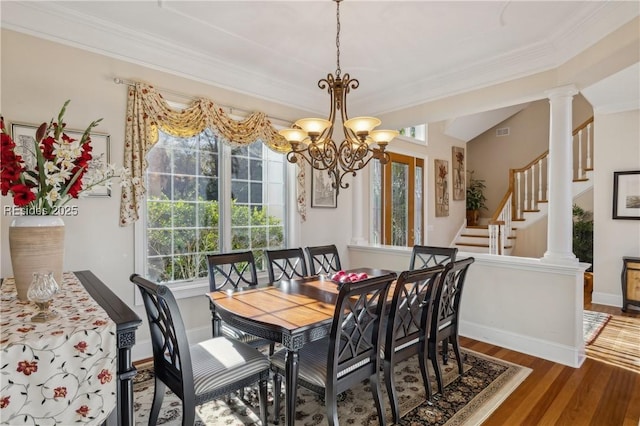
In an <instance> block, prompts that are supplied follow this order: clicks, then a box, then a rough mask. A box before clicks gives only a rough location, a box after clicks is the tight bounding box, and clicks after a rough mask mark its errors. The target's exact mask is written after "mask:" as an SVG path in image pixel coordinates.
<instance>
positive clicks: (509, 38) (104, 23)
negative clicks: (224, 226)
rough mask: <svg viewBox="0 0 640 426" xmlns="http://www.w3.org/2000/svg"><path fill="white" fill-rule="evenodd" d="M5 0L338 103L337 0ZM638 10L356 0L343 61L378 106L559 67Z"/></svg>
mask: <svg viewBox="0 0 640 426" xmlns="http://www.w3.org/2000/svg"><path fill="white" fill-rule="evenodd" d="M0 8H1V10H0V12H1V19H2V27H4V28H9V29H13V30H16V31H22V32H26V33H29V34H33V35H36V36H39V37H44V38H47V39H51V40H54V41H57V42H61V43H64V44H69V45H72V46H76V47H80V48H83V49H87V50H91V51H94V52H98V53H101V54H104V55H108V56H112V57H116V58H119V59H123V60H126V61H130V62H134V63H138V64H142V65H145V66H149V67H152V68H154V69H159V70H163V71H167V72H170V73H174V74H177V75H181V76H185V77H189V78H192V79H195V80H198V81H202V82H206V83H209V84H213V85H216V86H220V87H224V88H229V89H233V90H236V91H240V92H242V93H248V94H252V95H255V96H258V97H260V98H264V99H268V100H272V101H275V102H279V103H282V104H285V105H289V106H293V107H297V108H301V109H304V110H307V111H310V112H317V113H323V114H326V112H327V110H328V108H329V106H328V97H327V96H326V92H325V91H323V90H320V89H319V88H318V87H317V84H316V83H317V81H318V80H319V79H320V78H324V77H326V76H327V74H328V73H333V72H335V70H336V4H335V3H334V2H333V1H330V0H323V1H304V0H298V1H166V0H158V1H124V2H119V1H69V2H60V1H45V2H18V1H9V2H7V1H2V2H0ZM638 9H639V7H638V2H636V1H631V2H629V1H622V2H602V1H571V2H569V1H538V2H532V1H469V2H467V1H446V2H435V1H359V0H345V1H343V2H342V3H341V4H340V19H341V35H340V55H341V56H340V65H341V70H342V73H343V74H344V73H347V72H348V73H349V74H350V75H351V77H352V78H356V79H358V80H359V81H360V87H359V88H358V89H357V91H354V92H353V93H352V94H351V96H350V99H349V112H350V113H351V115H352V116H353V115H359V114H364V113H366V114H376V115H378V114H381V113H385V112H390V111H395V110H398V109H401V108H405V107H407V106H412V105H418V104H421V103H424V102H428V101H431V100H435V99H439V98H442V97H446V96H450V95H453V94H456V93H461V92H465V91H468V90H473V89H477V88H480V87H486V86H488V85H491V84H495V83H498V82H502V81H506V80H511V79H515V78H519V77H524V76H527V75H531V74H535V73H538V72H541V71H545V70H548V69H551V68H555V67H557V66H559V65H561V64H562V63H564V62H566V61H567V60H568V59H570V58H572V57H573V56H575V55H576V54H578V53H579V52H581V51H583V50H585V49H586V48H588V47H589V46H591V45H592V44H594V43H595V42H597V41H598V40H600V39H602V38H603V37H605V36H606V35H607V34H609V33H610V32H612V31H613V30H615V29H617V28H619V27H620V26H622V25H623V24H624V23H626V22H628V21H630V20H631V19H633V18H634V17H635V16H637V15H638ZM119 77H124V78H127V77H128V76H119ZM354 113H355V114H354ZM494 124H495V123H494Z"/></svg>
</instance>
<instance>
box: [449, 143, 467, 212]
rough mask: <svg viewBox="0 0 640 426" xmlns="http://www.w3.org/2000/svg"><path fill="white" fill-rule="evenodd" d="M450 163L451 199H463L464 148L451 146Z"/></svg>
mask: <svg viewBox="0 0 640 426" xmlns="http://www.w3.org/2000/svg"><path fill="white" fill-rule="evenodd" d="M451 164H452V165H453V176H452V178H453V199H454V200H457V201H459V200H464V197H465V174H464V148H462V147H459V146H453V147H451Z"/></svg>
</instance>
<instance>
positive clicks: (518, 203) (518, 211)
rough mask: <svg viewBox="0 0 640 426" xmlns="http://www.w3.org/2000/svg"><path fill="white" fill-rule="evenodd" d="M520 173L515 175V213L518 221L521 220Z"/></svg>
mask: <svg viewBox="0 0 640 426" xmlns="http://www.w3.org/2000/svg"><path fill="white" fill-rule="evenodd" d="M520 173H521V172H518V173H517V174H516V191H517V193H516V209H517V210H516V212H517V217H518V219H522V191H521V190H520Z"/></svg>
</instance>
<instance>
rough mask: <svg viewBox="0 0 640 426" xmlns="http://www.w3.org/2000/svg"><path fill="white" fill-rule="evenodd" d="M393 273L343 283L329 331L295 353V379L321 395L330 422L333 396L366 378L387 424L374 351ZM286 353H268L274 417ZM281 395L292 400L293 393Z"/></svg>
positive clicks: (333, 416) (334, 410) (381, 419)
mask: <svg viewBox="0 0 640 426" xmlns="http://www.w3.org/2000/svg"><path fill="white" fill-rule="evenodd" d="M395 276H396V274H395V273H390V274H387V275H383V276H379V277H374V278H370V279H366V280H362V281H358V282H354V283H345V284H342V285H341V286H340V291H339V292H338V295H337V300H336V304H335V306H336V307H335V311H334V316H333V321H332V323H331V329H330V332H329V336H328V337H325V338H323V339H320V340H316V341H314V342H311V343H307V344H306V345H304V346H303V347H302V348H301V349H300V351H299V353H298V366H299V370H298V384H299V385H301V386H304V387H305V388H307V389H310V390H311V391H313V392H316V393H318V394H320V395H323V396H324V399H325V405H326V407H327V421H328V424H329V425H337V424H338V412H337V401H336V398H337V396H338V395H339V394H340V393H342V392H344V391H345V390H347V389H349V388H351V387H353V386H354V385H356V384H358V383H360V382H362V381H363V380H365V379H369V387H370V388H371V393H372V395H373V400H374V402H375V406H376V410H377V413H378V421H379V424H381V425H385V424H386V419H385V415H384V407H383V402H382V400H381V398H380V394H381V388H380V380H379V365H380V364H379V350H380V340H381V339H382V335H383V333H382V328H381V327H380V320H381V317H382V316H383V315H384V312H385V305H386V299H387V294H388V292H389V287H390V285H391V284H392V283H393V280H394V279H395ZM285 354H286V350H280V351H278V352H276V353H275V354H274V355H273V356H272V357H271V368H272V370H273V371H274V392H273V393H274V413H275V420H276V421H278V420H279V415H280V390H281V384H282V376H283V375H284V374H285ZM285 397H286V398H291V399H293V397H294V395H285ZM289 402H290V403H295V400H293V401H291V400H289Z"/></svg>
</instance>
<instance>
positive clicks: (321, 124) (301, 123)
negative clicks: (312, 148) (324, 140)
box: [295, 118, 331, 136]
mask: <svg viewBox="0 0 640 426" xmlns="http://www.w3.org/2000/svg"><path fill="white" fill-rule="evenodd" d="M295 125H296V126H298V127H300V128H301V129H302V130H304V131H305V132H306V133H307V134H308V135H309V136H312V135H313V136H319V135H321V134H322V132H324V131H325V130H327V129H328V128H329V127H330V126H331V122H330V121H329V120H325V119H322V118H301V119H300V120H298V121H296V122H295Z"/></svg>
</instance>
